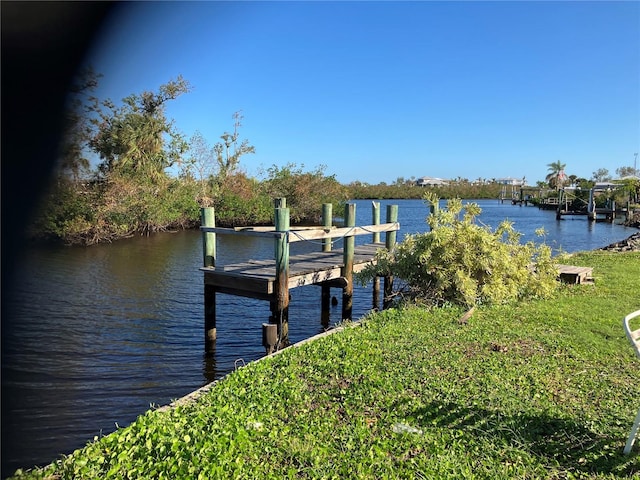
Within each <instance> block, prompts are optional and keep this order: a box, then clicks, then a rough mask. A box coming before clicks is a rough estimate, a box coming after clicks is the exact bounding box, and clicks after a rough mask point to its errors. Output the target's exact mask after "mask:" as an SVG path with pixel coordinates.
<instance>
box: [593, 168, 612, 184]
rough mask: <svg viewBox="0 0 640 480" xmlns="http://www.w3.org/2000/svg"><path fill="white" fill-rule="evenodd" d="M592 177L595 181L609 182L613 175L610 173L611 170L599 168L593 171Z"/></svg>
mask: <svg viewBox="0 0 640 480" xmlns="http://www.w3.org/2000/svg"><path fill="white" fill-rule="evenodd" d="M591 178H592V179H593V181H594V182H608V181H609V180H611V175H609V170H607V169H606V168H599V169H598V170H596V171H595V172H593V174H592V176H591Z"/></svg>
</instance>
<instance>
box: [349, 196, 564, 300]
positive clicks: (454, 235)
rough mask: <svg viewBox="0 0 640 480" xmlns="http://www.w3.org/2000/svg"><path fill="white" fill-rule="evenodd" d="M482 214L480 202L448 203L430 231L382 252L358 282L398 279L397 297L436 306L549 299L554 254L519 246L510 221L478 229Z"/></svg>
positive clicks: (431, 218) (434, 216)
mask: <svg viewBox="0 0 640 480" xmlns="http://www.w3.org/2000/svg"><path fill="white" fill-rule="evenodd" d="M425 199H426V200H428V201H431V202H435V201H436V199H434V198H430V196H429V195H427V196H425ZM480 212H481V210H480V207H479V206H478V205H477V204H475V203H469V204H466V205H464V206H463V205H462V201H461V200H460V199H452V200H449V201H448V202H447V208H446V209H444V210H440V211H435V212H434V213H433V214H431V215H430V216H429V217H428V219H427V222H428V224H429V226H430V227H431V231H430V232H427V233H420V234H414V235H407V236H406V237H405V239H404V240H403V241H402V242H401V243H399V244H397V245H396V246H395V248H394V249H393V250H391V251H385V250H380V251H379V252H378V253H377V255H376V264H375V265H371V266H369V267H367V268H366V269H365V270H364V271H363V272H361V273H360V274H359V280H360V281H361V282H362V283H363V284H364V283H366V282H368V281H370V280H371V279H373V278H374V277H375V276H393V277H397V278H398V279H400V280H401V282H400V283H401V286H400V288H399V289H397V290H396V291H395V292H394V293H393V295H394V296H396V297H397V298H401V299H410V300H413V301H419V302H422V303H426V304H432V305H443V304H446V303H451V304H457V305H464V306H467V307H471V306H474V305H476V304H479V303H483V304H499V303H508V302H511V301H514V300H517V299H521V298H526V297H545V296H547V295H549V294H550V293H551V292H552V291H553V290H554V289H555V287H556V284H557V282H556V276H557V271H556V269H555V266H554V264H553V262H552V259H551V249H550V248H549V247H548V246H546V245H544V244H541V245H538V246H536V245H535V244H534V243H533V242H529V243H526V244H524V245H523V244H520V242H519V240H520V234H519V233H517V232H516V231H515V230H514V229H513V225H512V224H511V223H510V222H509V221H504V222H502V223H501V224H500V226H498V228H497V229H496V230H495V231H492V230H491V229H490V228H489V227H487V226H484V225H478V224H476V223H475V219H476V217H477V216H478V215H479V214H480ZM538 233H540V232H538Z"/></svg>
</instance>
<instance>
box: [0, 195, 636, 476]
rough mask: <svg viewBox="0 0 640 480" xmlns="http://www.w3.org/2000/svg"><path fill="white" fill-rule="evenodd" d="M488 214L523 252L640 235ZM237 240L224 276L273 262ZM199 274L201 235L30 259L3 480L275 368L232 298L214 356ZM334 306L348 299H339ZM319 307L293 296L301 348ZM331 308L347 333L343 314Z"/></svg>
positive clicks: (6, 339)
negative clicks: (251, 366) (185, 399)
mask: <svg viewBox="0 0 640 480" xmlns="http://www.w3.org/2000/svg"><path fill="white" fill-rule="evenodd" d="M381 203H382V221H383V222H384V217H385V212H386V205H387V204H397V205H399V221H400V223H401V230H400V232H399V234H398V240H401V239H402V237H403V235H404V234H407V233H416V232H421V231H425V230H426V228H427V226H426V223H425V218H426V215H427V213H428V210H427V208H426V207H425V205H424V203H423V202H422V201H419V200H410V201H383V202H381ZM478 203H480V205H481V207H482V209H483V212H482V215H481V220H482V221H483V223H485V224H487V225H490V226H492V227H495V226H496V225H497V224H498V223H499V222H500V221H501V220H503V219H504V218H509V219H510V220H512V221H513V222H514V223H515V228H516V230H518V231H520V232H522V233H523V234H524V236H523V240H524V241H527V240H535V239H536V238H537V237H535V235H534V231H535V230H536V229H537V228H539V227H544V228H545V229H546V230H547V236H546V239H545V241H546V242H547V243H548V244H549V245H551V246H552V247H553V248H555V249H560V248H561V249H563V250H565V251H569V252H571V251H579V250H592V249H595V248H599V247H602V246H605V245H608V244H610V243H612V242H615V241H619V240H622V239H624V238H627V237H628V236H629V235H631V234H632V233H634V232H635V231H636V230H635V229H630V228H625V227H623V226H621V225H617V224H613V225H612V224H609V223H600V222H598V223H594V222H588V221H587V219H586V217H566V218H565V219H563V220H562V221H556V219H555V213H554V212H548V211H542V210H539V209H537V208H535V207H519V206H513V205H510V204H500V203H499V202H498V201H495V200H492V201H480V202H478ZM356 204H357V208H356V212H357V224H358V225H366V224H370V223H371V202H370V201H358V202H356ZM225 239H226V240H227V241H225ZM228 239H229V237H224V236H219V237H218V255H219V257H220V258H219V260H220V263H225V262H230V261H233V260H234V259H241V258H245V257H246V258H248V257H251V258H267V257H270V256H271V255H272V252H273V245H272V244H271V243H270V242H268V241H267V242H266V243H265V241H264V240H250V239H248V238H244V237H241V238H240V239H238V238H237V237H234V239H233V242H229V241H228ZM369 240H370V239H369V237H368V236H367V237H358V239H357V241H358V242H366V241H369ZM298 245H300V244H296V248H312V249H319V248H320V247H319V246H318V245H310V246H307V247H298ZM341 246H342V245H337V247H341ZM292 253H295V252H292ZM201 262H202V246H201V237H200V233H199V232H198V231H187V232H179V233H174V234H161V235H155V236H151V237H143V238H135V239H130V240H123V241H119V242H116V243H114V244H109V245H98V246H94V247H90V248H62V247H48V248H42V247H38V248H31V249H29V250H27V252H26V255H25V259H24V261H23V262H22V263H21V265H20V268H19V271H20V274H19V276H18V278H17V279H16V280H15V282H14V284H13V288H12V290H11V293H10V295H9V296H8V297H4V298H3V299H2V301H3V302H4V306H5V307H6V310H5V311H6V312H8V315H7V316H5V318H3V319H2V476H3V477H5V476H7V475H8V474H11V473H13V471H14V470H15V469H16V468H19V467H31V466H33V465H36V464H38V465H42V464H46V463H49V462H51V461H52V460H54V459H55V458H57V457H58V456H59V455H61V454H66V453H70V452H71V451H73V450H74V449H76V448H79V447H82V446H83V445H84V444H86V442H87V441H89V440H91V439H92V438H93V437H94V436H95V435H100V434H107V433H109V432H112V431H113V430H115V429H116V424H117V425H120V426H124V425H127V424H129V423H131V422H132V421H133V420H135V418H136V417H137V416H138V415H140V414H141V413H143V412H144V411H146V410H147V409H148V408H149V406H150V405H163V404H167V403H169V402H170V401H171V400H173V399H176V398H179V397H181V396H183V395H185V394H187V393H189V392H191V391H193V390H195V389H197V388H199V387H201V386H203V385H205V384H207V383H209V382H210V381H212V380H214V379H218V378H220V377H222V376H224V375H225V374H227V373H228V372H230V371H232V370H233V369H234V364H235V363H236V362H239V363H242V362H240V360H242V361H244V362H249V361H252V360H255V359H257V358H259V357H261V356H263V354H264V349H263V347H262V346H261V339H262V337H261V335H262V333H261V324H262V323H263V322H265V321H267V319H268V316H269V306H268V303H267V302H261V301H255V300H250V299H244V298H240V297H232V296H226V295H220V296H219V297H218V340H217V345H216V350H215V352H213V355H211V356H205V355H204V353H203V287H202V273H201V272H200V271H199V270H198V268H199V267H200V265H201ZM332 294H333V295H335V296H336V297H337V298H338V299H341V295H340V290H338V289H336V290H335V293H334V292H332ZM371 297H372V295H371V290H370V287H366V288H360V287H358V288H356V291H355V298H354V318H358V317H360V316H362V315H364V314H365V313H366V312H367V311H369V310H370V308H371ZM319 299H320V289H318V288H317V287H313V286H311V287H303V288H299V289H295V290H293V291H292V302H291V306H290V314H289V317H290V340H291V341H292V342H297V341H300V340H302V339H304V338H307V337H309V336H312V335H314V334H316V333H319V332H321V331H322V330H323V328H322V326H321V320H320V319H321V312H320V301H319ZM332 308H333V310H332V312H331V322H332V323H335V322H337V321H339V320H340V312H341V307H340V306H339V305H338V306H335V307H332Z"/></svg>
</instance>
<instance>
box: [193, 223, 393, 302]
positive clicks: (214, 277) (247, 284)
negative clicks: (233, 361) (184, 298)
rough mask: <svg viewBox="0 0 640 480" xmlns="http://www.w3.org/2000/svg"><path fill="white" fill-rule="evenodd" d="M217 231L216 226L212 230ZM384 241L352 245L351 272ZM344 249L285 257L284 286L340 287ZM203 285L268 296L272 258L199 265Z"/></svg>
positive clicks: (272, 281) (271, 288)
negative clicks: (217, 266) (353, 247)
mask: <svg viewBox="0 0 640 480" xmlns="http://www.w3.org/2000/svg"><path fill="white" fill-rule="evenodd" d="M216 231H217V232H218V233H219V230H216ZM381 248H385V244H384V243H368V244H365V245H359V246H357V247H355V250H354V258H353V270H352V271H353V273H358V272H360V271H361V270H362V269H363V268H364V267H365V266H366V265H368V264H370V263H371V262H372V261H373V257H374V255H375V253H376V251H377V250H378V249H381ZM343 268H344V250H343V249H338V250H332V251H330V252H311V253H304V254H300V255H294V256H291V257H289V278H288V283H287V285H288V288H289V289H293V288H296V287H302V286H305V285H322V284H329V286H335V287H340V288H342V287H344V284H345V279H344V277H343V276H342V269H343ZM200 270H202V271H203V272H204V275H205V276H204V283H205V285H213V286H214V287H216V291H217V292H219V293H226V294H230V295H238V296H243V297H249V298H257V299H259V300H271V299H272V296H273V295H275V292H276V262H275V259H269V260H247V261H246V262H240V263H235V264H231V265H225V266H223V267H219V268H216V267H202V268H201V269H200Z"/></svg>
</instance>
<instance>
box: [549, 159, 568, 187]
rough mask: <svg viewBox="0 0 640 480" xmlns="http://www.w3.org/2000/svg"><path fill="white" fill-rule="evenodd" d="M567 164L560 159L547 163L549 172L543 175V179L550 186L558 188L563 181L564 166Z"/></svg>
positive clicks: (564, 176)
mask: <svg viewBox="0 0 640 480" xmlns="http://www.w3.org/2000/svg"><path fill="white" fill-rule="evenodd" d="M566 166H567V164H566V163H562V162H560V160H558V161H555V162H551V163H549V164H548V165H547V167H549V168H548V170H549V173H548V174H547V176H546V177H545V180H546V181H547V182H549V186H550V187H555V188H556V189H559V188H560V187H561V186H562V183H563V182H564V180H565V178H566V175H565V174H564V168H565V167H566Z"/></svg>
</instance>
